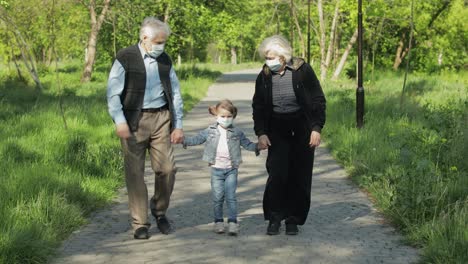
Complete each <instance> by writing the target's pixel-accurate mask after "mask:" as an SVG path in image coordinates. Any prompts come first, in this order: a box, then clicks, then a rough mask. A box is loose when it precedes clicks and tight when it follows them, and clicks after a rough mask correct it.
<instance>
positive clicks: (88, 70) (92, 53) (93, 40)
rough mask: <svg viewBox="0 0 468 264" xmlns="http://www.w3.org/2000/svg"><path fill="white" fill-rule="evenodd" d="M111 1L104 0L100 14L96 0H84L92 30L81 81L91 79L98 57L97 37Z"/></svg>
mask: <svg viewBox="0 0 468 264" xmlns="http://www.w3.org/2000/svg"><path fill="white" fill-rule="evenodd" d="M110 2H111V0H103V7H102V9H101V14H100V15H99V16H98V15H97V10H96V9H97V5H96V1H95V0H90V1H89V2H88V3H85V1H82V3H83V4H85V5H86V6H87V8H88V10H89V15H90V22H91V31H90V32H89V38H88V45H87V48H86V53H85V56H86V59H85V65H84V69H83V73H82V75H81V82H89V81H90V80H91V74H92V72H93V65H94V61H95V59H96V45H97V39H98V35H99V31H100V30H101V26H102V23H103V22H104V19H105V17H106V15H107V11H108V10H109V7H110Z"/></svg>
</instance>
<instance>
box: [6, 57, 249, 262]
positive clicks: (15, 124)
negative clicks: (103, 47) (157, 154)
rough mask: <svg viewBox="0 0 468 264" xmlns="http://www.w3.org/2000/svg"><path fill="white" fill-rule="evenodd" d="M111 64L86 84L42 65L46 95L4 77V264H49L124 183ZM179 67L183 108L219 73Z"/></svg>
mask: <svg viewBox="0 0 468 264" xmlns="http://www.w3.org/2000/svg"><path fill="white" fill-rule="evenodd" d="M108 67H109V65H106V66H105V67H103V68H100V67H97V68H96V72H95V73H94V74H93V81H92V82H91V83H89V84H80V82H79V77H80V69H81V65H80V64H77V63H69V64H66V65H61V66H60V73H59V78H57V75H56V74H55V73H54V71H53V69H52V70H49V69H46V68H43V69H42V72H41V80H42V82H43V84H44V87H45V90H44V91H43V92H38V91H37V90H35V89H34V88H33V87H32V85H31V84H24V83H22V82H20V81H18V80H16V79H15V77H11V76H14V73H11V74H10V73H8V72H2V73H1V74H0V168H1V169H2V171H1V173H0V201H1V203H0V263H8V264H14V263H21V264H24V263H45V262H46V261H47V259H48V258H50V256H51V255H53V253H54V251H55V248H56V247H57V246H58V245H59V243H60V241H61V240H63V239H65V238H66V237H67V236H68V235H69V234H70V233H71V232H72V231H73V230H75V229H77V228H78V227H80V226H81V225H83V224H84V223H86V217H87V216H88V215H89V213H90V212H92V211H94V210H96V209H97V208H101V207H103V206H105V205H106V204H109V202H110V201H111V200H112V198H113V197H114V195H115V191H116V189H117V188H118V187H120V186H122V185H123V178H122V176H121V173H122V161H121V156H120V145H119V141H118V139H117V137H116V136H115V134H114V127H113V124H112V121H111V119H110V117H109V116H108V114H107V106H106V99H105V90H106V79H107V75H108ZM238 67H241V68H243V67H249V66H248V65H247V66H245V65H244V66H238ZM227 68H228V67H227V66H224V69H223V67H218V69H222V70H225V69H227ZM176 70H177V72H178V76H179V79H180V81H181V87H182V94H183V97H184V100H185V110H186V111H188V110H189V109H191V108H192V107H193V105H194V104H195V103H196V102H198V101H199V100H200V98H202V97H203V96H204V95H205V93H206V90H207V88H208V86H209V85H210V84H211V83H212V82H213V81H214V80H215V79H216V78H217V77H218V76H219V75H220V74H221V72H220V71H219V70H210V69H208V65H202V66H181V67H178V68H176ZM228 70H229V69H228ZM49 71H50V72H49ZM60 104H62V105H63V109H64V115H63V116H64V118H63V117H62V114H61V110H60V109H61V108H60Z"/></svg>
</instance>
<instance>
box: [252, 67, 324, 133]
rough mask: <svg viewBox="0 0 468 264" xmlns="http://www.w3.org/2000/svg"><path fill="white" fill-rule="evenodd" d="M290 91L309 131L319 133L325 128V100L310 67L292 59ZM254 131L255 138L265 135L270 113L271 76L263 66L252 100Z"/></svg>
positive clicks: (271, 102) (271, 107)
mask: <svg viewBox="0 0 468 264" xmlns="http://www.w3.org/2000/svg"><path fill="white" fill-rule="evenodd" d="M290 67H291V68H292V74H293V77H292V79H293V88H294V94H295V95H296V99H297V102H298V103H299V105H300V106H301V109H302V111H304V114H305V117H306V119H307V120H306V122H307V123H308V128H309V129H310V131H317V132H319V133H320V132H321V130H322V128H323V126H324V125H325V108H326V100H325V95H324V94H323V91H322V87H321V86H320V82H319V80H318V79H317V76H316V75H315V72H314V70H312V67H310V65H309V64H308V63H306V62H304V60H303V59H300V58H293V59H292V64H291V66H290ZM252 108H253V120H254V130H255V134H256V135H257V136H261V135H264V134H268V132H269V129H270V127H269V124H270V119H271V114H272V113H273V96H272V75H271V71H270V70H269V68H268V67H267V66H266V65H264V66H263V69H262V71H261V72H260V73H259V74H258V77H257V80H256V82H255V94H254V96H253V99H252Z"/></svg>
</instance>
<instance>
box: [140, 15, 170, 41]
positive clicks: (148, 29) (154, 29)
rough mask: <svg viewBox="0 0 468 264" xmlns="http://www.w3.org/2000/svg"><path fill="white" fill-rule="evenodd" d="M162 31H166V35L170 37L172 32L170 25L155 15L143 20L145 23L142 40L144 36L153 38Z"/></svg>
mask: <svg viewBox="0 0 468 264" xmlns="http://www.w3.org/2000/svg"><path fill="white" fill-rule="evenodd" d="M161 32H162V33H164V34H165V35H166V37H169V35H170V34H171V29H170V28H169V25H168V24H166V23H164V22H162V21H161V20H159V19H157V18H155V17H147V18H145V20H143V23H141V28H140V40H143V36H148V37H149V38H150V39H152V38H154V37H156V36H157V35H159V33H161Z"/></svg>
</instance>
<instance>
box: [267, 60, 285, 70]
mask: <svg viewBox="0 0 468 264" xmlns="http://www.w3.org/2000/svg"><path fill="white" fill-rule="evenodd" d="M265 64H266V65H267V66H268V68H270V70H271V71H272V72H278V71H279V70H280V69H281V67H282V66H283V64H281V61H280V59H279V58H276V59H273V60H265Z"/></svg>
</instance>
